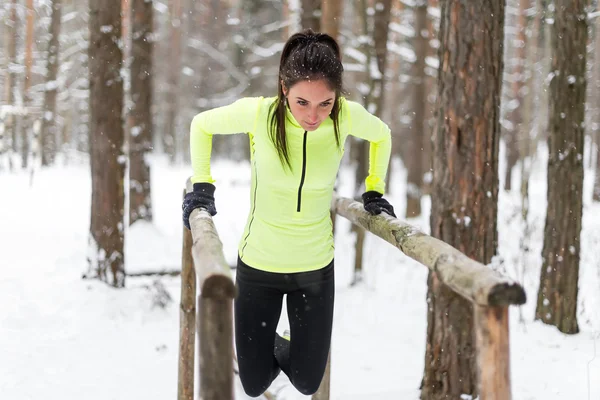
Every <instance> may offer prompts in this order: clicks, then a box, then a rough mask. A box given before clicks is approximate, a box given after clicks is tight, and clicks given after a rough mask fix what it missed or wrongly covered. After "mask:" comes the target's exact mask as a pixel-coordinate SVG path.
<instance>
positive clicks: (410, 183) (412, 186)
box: [402, 0, 429, 218]
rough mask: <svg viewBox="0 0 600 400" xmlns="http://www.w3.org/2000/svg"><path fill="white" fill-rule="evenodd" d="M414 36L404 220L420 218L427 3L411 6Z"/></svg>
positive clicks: (426, 137) (426, 130)
mask: <svg viewBox="0 0 600 400" xmlns="http://www.w3.org/2000/svg"><path fill="white" fill-rule="evenodd" d="M413 11H414V16H415V18H414V26H415V36H414V39H413V48H414V51H415V62H414V63H413V64H412V74H411V78H412V87H413V93H412V106H411V108H412V113H410V118H411V124H410V136H409V138H408V140H407V141H406V142H405V143H404V146H402V147H403V150H404V151H403V161H404V165H405V166H406V179H407V182H406V214H405V215H406V217H407V218H413V217H417V216H419V215H421V188H422V186H423V174H424V171H423V167H424V165H425V164H424V162H423V159H424V154H423V151H424V142H425V141H426V140H429V127H428V126H427V118H426V109H427V86H426V83H427V82H426V75H425V58H426V57H427V53H428V52H429V40H428V38H427V35H428V33H429V32H428V26H427V1H426V0H417V1H416V2H415V4H414V6H413Z"/></svg>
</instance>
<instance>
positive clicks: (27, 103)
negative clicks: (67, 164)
mask: <svg viewBox="0 0 600 400" xmlns="http://www.w3.org/2000/svg"><path fill="white" fill-rule="evenodd" d="M26 6H27V10H26V13H25V16H26V18H25V20H26V30H25V80H24V81H23V108H24V109H25V110H27V111H25V116H24V122H23V123H22V124H21V134H20V136H21V166H22V167H23V168H24V169H25V168H27V167H28V165H29V153H30V151H31V150H32V149H31V136H32V135H33V131H32V130H30V128H31V122H32V121H33V117H32V116H31V115H30V114H31V113H32V110H31V108H30V107H31V93H30V89H31V82H32V80H33V76H32V71H31V69H32V66H33V43H34V40H33V36H34V31H33V23H34V20H35V10H34V9H33V0H26Z"/></svg>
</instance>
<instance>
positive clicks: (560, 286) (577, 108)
mask: <svg viewBox="0 0 600 400" xmlns="http://www.w3.org/2000/svg"><path fill="white" fill-rule="evenodd" d="M586 5H587V0H555V8H554V23H553V25H552V28H551V40H552V58H551V60H552V61H551V63H552V67H551V69H552V71H553V72H552V76H551V81H550V96H549V97H550V112H549V116H550V117H549V138H548V149H549V156H548V209H547V212H546V226H545V228H544V248H543V250H542V270H541V274H540V286H539V291H538V299H537V307H536V311H535V318H536V319H539V320H541V321H542V322H544V323H546V324H549V325H554V326H556V327H557V328H558V329H559V330H560V331H561V332H563V333H577V332H579V327H578V324H577V288H578V279H579V260H580V253H579V252H580V247H581V245H580V235H581V217H582V213H583V199H582V197H583V154H584V125H585V124H584V121H585V95H586V53H587V51H586V45H587V38H588V26H587V17H586V15H587V14H586Z"/></svg>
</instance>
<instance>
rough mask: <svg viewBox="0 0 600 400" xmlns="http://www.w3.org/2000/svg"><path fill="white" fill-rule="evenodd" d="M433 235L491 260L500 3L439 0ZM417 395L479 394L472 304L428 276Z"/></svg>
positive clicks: (500, 64)
mask: <svg viewBox="0 0 600 400" xmlns="http://www.w3.org/2000/svg"><path fill="white" fill-rule="evenodd" d="M440 4H441V25H440V31H439V39H440V49H439V60H440V65H439V75H438V96H437V99H438V100H437V101H438V104H437V107H438V110H437V124H436V129H435V140H434V143H433V145H434V146H433V151H434V159H433V184H432V194H431V221H430V223H431V234H432V236H434V237H436V238H438V239H440V240H443V241H444V242H446V243H448V244H450V245H452V246H454V247H455V248H457V249H458V250H459V251H461V252H463V253H464V254H466V255H467V256H469V257H471V258H473V259H474V260H476V261H479V262H481V263H484V264H488V263H489V262H490V261H491V259H492V257H493V256H494V254H495V253H496V247H497V240H498V234H497V207H498V140H499V136H500V124H499V111H498V110H499V108H500V91H501V79H502V69H503V51H502V46H503V38H504V12H505V2H504V0H492V1H484V2H464V1H461V0H448V1H444V2H441V3H440ZM427 285H428V292H427V342H426V350H425V372H424V376H423V381H422V384H421V398H422V399H424V400H425V399H427V400H437V399H449V398H451V399H458V398H461V397H462V396H472V397H476V396H477V392H478V390H477V369H476V357H475V356H476V355H475V345H474V334H473V307H472V305H471V303H469V302H468V301H467V300H465V299H464V298H462V297H461V296H460V295H459V294H456V293H454V292H453V291H452V290H451V289H449V288H448V287H447V286H445V285H444V284H442V283H441V282H440V280H439V278H438V277H437V274H436V273H435V272H430V273H429V277H428V280H427Z"/></svg>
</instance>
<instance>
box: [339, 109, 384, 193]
mask: <svg viewBox="0 0 600 400" xmlns="http://www.w3.org/2000/svg"><path fill="white" fill-rule="evenodd" d="M345 103H346V107H347V108H346V111H347V115H346V118H348V120H349V124H350V126H349V134H350V135H352V136H356V137H359V138H361V139H364V140H368V141H369V142H370V146H369V175H368V176H367V178H366V180H365V186H366V190H365V191H367V192H369V191H376V192H379V193H381V194H385V176H386V174H387V169H388V164H389V161H390V154H391V150H392V136H391V134H390V128H388V126H387V125H386V124H385V123H384V122H383V121H382V120H380V119H379V118H377V117H376V116H374V115H373V114H371V113H370V112H368V111H367V110H366V109H365V108H364V107H363V106H362V105H360V104H359V103H356V102H354V101H348V100H346V101H345Z"/></svg>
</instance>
